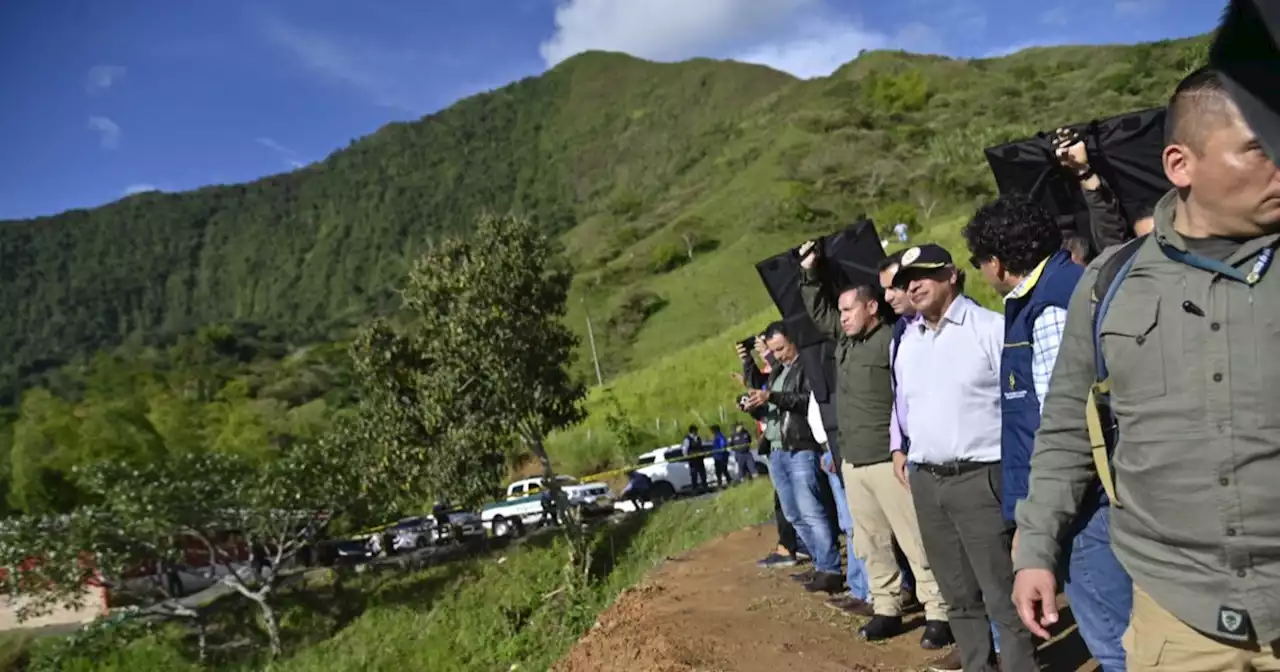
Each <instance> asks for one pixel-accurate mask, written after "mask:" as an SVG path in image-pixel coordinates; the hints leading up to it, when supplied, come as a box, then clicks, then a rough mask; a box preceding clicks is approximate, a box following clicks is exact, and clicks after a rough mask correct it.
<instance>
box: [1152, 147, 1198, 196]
mask: <svg viewBox="0 0 1280 672" xmlns="http://www.w3.org/2000/svg"><path fill="white" fill-rule="evenodd" d="M1161 159H1162V160H1163V163H1164V174H1165V177H1167V178H1169V181H1170V182H1172V183H1173V186H1175V187H1177V188H1179V189H1186V188H1188V187H1190V186H1191V174H1192V172H1194V171H1195V162H1196V155H1195V152H1193V151H1191V148H1190V147H1187V146H1186V145H1176V144H1175V145H1169V146H1168V147H1165V148H1164V152H1163V154H1162V155H1161Z"/></svg>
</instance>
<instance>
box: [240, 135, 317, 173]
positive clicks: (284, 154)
mask: <svg viewBox="0 0 1280 672" xmlns="http://www.w3.org/2000/svg"><path fill="white" fill-rule="evenodd" d="M253 141H254V142H256V143H258V144H259V145H262V146H263V147H266V148H267V149H269V150H271V151H273V152H275V153H276V154H279V155H280V158H281V159H283V160H284V163H285V165H286V166H289V167H290V168H301V167H303V166H305V165H307V164H305V163H303V162H302V161H299V160H298V153H297V152H295V151H293V150H292V149H289V148H288V147H285V146H284V145H282V144H280V143H278V142H276V141H275V140H274V139H272V138H254V139H253Z"/></svg>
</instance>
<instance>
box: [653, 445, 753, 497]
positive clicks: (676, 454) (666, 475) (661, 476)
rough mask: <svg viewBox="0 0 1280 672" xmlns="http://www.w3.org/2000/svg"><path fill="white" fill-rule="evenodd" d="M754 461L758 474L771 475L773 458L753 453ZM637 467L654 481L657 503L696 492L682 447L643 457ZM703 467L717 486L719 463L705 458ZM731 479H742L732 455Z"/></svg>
mask: <svg viewBox="0 0 1280 672" xmlns="http://www.w3.org/2000/svg"><path fill="white" fill-rule="evenodd" d="M703 450H710V448H703ZM751 457H752V459H754V460H755V461H756V473H757V474H760V475H762V476H763V475H766V474H768V473H769V458H767V457H764V456H762V455H760V453H758V452H756V451H755V450H754V449H752V451H751ZM636 463H637V464H639V465H641V466H640V468H639V469H636V471H638V472H640V473H642V474H644V475H645V476H648V477H649V479H650V480H651V481H653V490H652V495H651V498H652V499H653V500H654V501H663V500H667V499H671V498H673V497H675V496H676V495H678V494H683V493H687V492H692V491H693V478H692V477H691V476H690V475H689V460H685V459H684V449H683V448H681V445H680V444H676V445H674V446H667V447H666V448H658V449H657V450H651V451H649V452H647V453H642V454H641V455H640V457H639V458H637V460H636ZM702 463H703V464H704V465H705V466H706V469H707V479H708V480H709V481H711V482H714V481H715V479H716V467H715V462H714V461H713V460H712V459H711V456H710V455H707V456H706V457H704V458H702ZM729 475H730V476H732V477H734V478H735V479H737V478H739V476H738V461H737V460H736V459H734V457H733V454H732V453H730V455H729Z"/></svg>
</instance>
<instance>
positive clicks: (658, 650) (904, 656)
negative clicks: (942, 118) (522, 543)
mask: <svg viewBox="0 0 1280 672" xmlns="http://www.w3.org/2000/svg"><path fill="white" fill-rule="evenodd" d="M775 540H776V536H775V533H774V528H773V526H772V525H769V526H764V527H755V528H747V529H744V530H740V531H738V532H734V533H733V534H730V535H728V536H726V537H723V538H721V539H717V540H715V541H712V542H710V543H708V544H705V545H703V546H702V547H700V548H697V549H695V550H693V551H691V552H689V553H686V554H683V555H680V556H677V557H672V558H668V559H667V561H666V562H665V563H663V565H662V566H660V567H658V568H657V569H656V570H654V571H653V572H651V573H650V575H649V576H648V577H647V578H646V579H645V581H643V582H642V583H641V584H640V585H639V586H636V587H635V588H632V589H629V590H627V591H625V592H624V593H623V594H622V595H621V596H620V597H619V598H618V601H617V602H616V603H615V604H614V605H613V606H612V607H610V608H609V609H608V610H606V611H605V612H604V613H603V614H601V615H600V618H599V619H598V620H597V622H596V624H595V626H593V627H592V629H591V631H590V632H588V633H587V634H586V635H585V636H584V637H583V638H582V640H580V641H579V642H578V643H577V644H576V645H575V646H574V648H573V649H572V650H571V651H570V652H569V654H568V655H567V656H566V657H565V658H564V659H563V660H562V661H560V663H558V664H557V666H556V668H555V669H556V670H558V671H559V672H614V671H616V672H712V671H717V672H718V671H722V670H723V671H734V672H739V671H740V672H757V671H758V672H779V671H780V670H781V671H784V672H785V671H788V670H795V671H796V672H828V671H830V672H836V671H839V670H921V669H927V664H928V662H929V661H931V660H933V659H935V658H937V657H938V655H939V653H938V652H930V651H924V650H922V649H921V648H920V646H919V642H920V630H919V627H920V626H921V625H922V623H921V617H920V616H919V615H916V616H915V617H914V618H913V619H912V620H911V621H909V627H910V630H909V631H908V632H907V633H906V634H903V635H901V636H899V637H897V638H895V639H893V640H891V641H889V642H886V643H877V644H871V643H868V642H865V641H863V640H861V639H860V638H859V637H858V635H857V628H858V626H859V625H861V624H862V623H863V622H864V619H860V618H856V617H851V616H848V615H845V614H843V613H841V612H837V611H835V610H833V609H831V608H829V607H827V606H826V605H824V604H823V601H824V599H825V595H822V596H820V595H812V594H808V593H806V592H805V591H804V590H803V589H802V588H801V587H800V586H799V584H797V583H795V582H794V581H792V580H791V579H790V578H789V574H790V573H791V572H792V571H795V570H761V569H759V568H757V567H756V565H755V561H756V560H757V559H759V558H761V557H763V556H764V555H766V554H767V553H768V552H769V551H770V550H771V549H772V547H773V544H774V542H775ZM1064 620H1065V621H1067V622H1066V623H1065V624H1064V626H1063V628H1064V629H1063V631H1062V634H1060V635H1059V636H1058V637H1056V638H1055V639H1054V640H1053V641H1052V642H1050V643H1048V644H1046V645H1045V646H1044V647H1043V648H1042V651H1041V658H1042V661H1043V662H1044V663H1046V668H1045V669H1048V670H1063V671H1065V670H1077V669H1080V670H1091V669H1094V664H1093V663H1092V661H1090V660H1089V657H1088V653H1087V651H1086V650H1085V649H1084V646H1083V645H1082V643H1081V642H1080V640H1079V637H1078V636H1077V635H1076V633H1075V627H1074V624H1072V623H1071V622H1070V619H1069V618H1067V619H1064Z"/></svg>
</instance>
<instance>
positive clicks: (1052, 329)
mask: <svg viewBox="0 0 1280 672" xmlns="http://www.w3.org/2000/svg"><path fill="white" fill-rule="evenodd" d="M962 233H963V235H964V239H965V242H966V244H967V245H968V247H969V252H970V254H972V258H971V263H972V264H973V266H974V267H975V268H976V269H977V270H979V271H980V272H981V273H982V275H983V276H984V277H985V278H986V280H987V282H988V283H990V284H991V286H992V287H993V288H994V289H995V290H996V291H997V292H999V293H1001V294H1003V295H1004V297H1005V298H1004V324H1005V337H1004V351H1003V354H1002V359H1001V367H1000V369H1001V370H1000V379H1001V384H1002V386H1003V387H1004V389H1003V391H1002V398H1001V423H1002V428H1001V435H1000V461H1001V464H1002V466H1003V469H1004V473H1003V486H1004V492H1003V498H1002V501H1001V504H1002V508H1003V512H1004V516H1005V519H1006V520H1010V521H1012V520H1013V518H1014V506H1015V505H1016V504H1017V502H1019V501H1020V500H1022V499H1024V498H1025V497H1026V496H1027V477H1028V475H1029V473H1030V471H1031V450H1032V447H1033V444H1034V441H1035V434H1036V430H1037V429H1038V428H1039V427H1040V412H1041V409H1042V408H1043V407H1042V403H1043V400H1044V398H1045V394H1046V393H1047V392H1048V389H1049V377H1050V375H1051V374H1052V373H1053V365H1054V362H1055V361H1057V359H1058V351H1059V347H1060V345H1061V343H1062V328H1063V325H1064V324H1065V323H1066V317H1067V304H1068V302H1069V300H1070V298H1071V293H1072V292H1073V291H1074V290H1075V288H1076V285H1077V284H1079V281H1080V276H1081V275H1082V274H1083V273H1084V269H1083V268H1082V267H1081V266H1079V265H1078V264H1076V263H1075V262H1074V261H1073V260H1072V258H1071V253H1070V252H1069V251H1067V250H1064V249H1062V234H1061V233H1060V232H1059V231H1058V229H1057V227H1055V226H1054V219H1053V215H1051V214H1049V212H1048V211H1046V210H1045V209H1044V208H1042V207H1040V206H1039V205H1038V204H1036V203H1035V202H1033V201H1030V200H1028V199H1026V198H1022V197H1016V196H1014V197H1009V196H1006V197H1003V198H1000V199H999V200H997V201H995V202H993V203H990V204H988V205H985V206H983V207H981V208H979V209H978V211H977V213H976V214H974V216H973V218H972V219H971V220H970V221H969V223H968V224H966V225H965V227H964V230H963V231H962ZM1098 492H1100V490H1097V489H1095V494H1094V496H1091V497H1090V498H1089V501H1088V502H1087V503H1086V504H1085V506H1083V507H1082V508H1081V511H1080V516H1079V520H1078V521H1077V523H1076V524H1075V525H1073V526H1072V528H1071V532H1072V534H1071V538H1070V540H1068V541H1064V545H1067V546H1069V548H1070V552H1069V554H1068V555H1069V559H1066V558H1064V561H1063V562H1062V563H1061V564H1062V566H1065V567H1066V568H1067V576H1066V591H1067V597H1068V598H1070V600H1071V609H1072V613H1073V614H1074V615H1075V618H1076V623H1078V624H1079V626H1080V635H1081V636H1082V637H1083V638H1084V641H1085V644H1086V645H1088V647H1089V651H1090V652H1091V653H1092V654H1093V657H1094V658H1095V659H1096V660H1097V661H1098V664H1099V665H1101V666H1102V669H1103V670H1104V671H1111V670H1123V669H1124V648H1123V647H1122V646H1121V644H1120V639H1121V636H1122V635H1123V634H1124V628H1125V626H1126V625H1127V624H1128V623H1129V609H1130V607H1131V606H1132V599H1131V595H1132V586H1131V583H1130V581H1129V575H1128V574H1126V573H1125V571H1124V568H1123V567H1121V566H1120V563H1119V562H1118V561H1117V560H1116V557H1115V554H1114V553H1112V551H1111V545H1110V544H1111V539H1110V535H1109V534H1108V531H1107V519H1108V518H1107V515H1108V510H1107V507H1106V503H1105V501H1102V499H1101V498H1100V497H1098V496H1096V494H1097V493H1098ZM1017 543H1018V537H1017V533H1016V532H1015V534H1014V543H1013V545H1014V547H1015V548H1016V547H1017Z"/></svg>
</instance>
